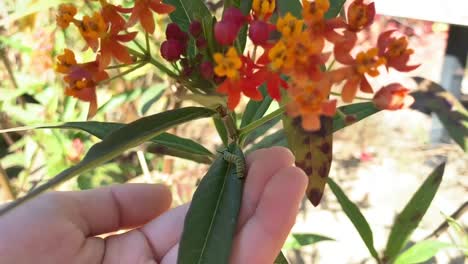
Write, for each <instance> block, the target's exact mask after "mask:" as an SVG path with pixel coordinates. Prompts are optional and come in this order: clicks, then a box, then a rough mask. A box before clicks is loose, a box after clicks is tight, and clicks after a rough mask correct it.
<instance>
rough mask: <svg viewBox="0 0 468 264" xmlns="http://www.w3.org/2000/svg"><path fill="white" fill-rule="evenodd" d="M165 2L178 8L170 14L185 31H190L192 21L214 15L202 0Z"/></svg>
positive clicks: (170, 0)
mask: <svg viewBox="0 0 468 264" xmlns="http://www.w3.org/2000/svg"><path fill="white" fill-rule="evenodd" d="M163 2H164V3H166V4H170V5H173V6H174V7H175V8H176V10H175V11H174V12H172V13H171V14H170V15H169V16H170V17H171V20H172V22H174V23H177V24H178V25H179V26H180V28H182V30H184V31H188V29H189V26H190V23H191V22H192V21H194V20H199V21H201V20H202V19H203V18H205V17H210V18H211V17H212V15H211V12H210V10H209V9H208V7H207V6H206V5H205V3H204V2H203V1H202V0H164V1H163Z"/></svg>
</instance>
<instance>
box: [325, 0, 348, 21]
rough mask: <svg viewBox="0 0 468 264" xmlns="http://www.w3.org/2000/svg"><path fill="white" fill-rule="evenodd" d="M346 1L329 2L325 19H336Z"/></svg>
mask: <svg viewBox="0 0 468 264" xmlns="http://www.w3.org/2000/svg"><path fill="white" fill-rule="evenodd" d="M345 2H346V0H330V9H328V12H327V13H326V14H325V18H326V19H330V18H334V17H337V16H338V15H339V14H340V12H341V9H343V5H344V4H345Z"/></svg>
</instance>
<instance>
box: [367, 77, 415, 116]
mask: <svg viewBox="0 0 468 264" xmlns="http://www.w3.org/2000/svg"><path fill="white" fill-rule="evenodd" d="M409 91H410V90H409V89H407V88H405V87H403V86H402V85H401V84H399V83H392V84H389V85H387V86H385V87H383V88H382V89H380V90H379V91H378V92H377V93H376V94H375V96H374V99H373V101H374V104H375V106H376V107H377V108H379V109H382V110H392V111H393V110H399V109H403V108H408V107H410V106H411V105H412V104H413V103H414V98H413V97H412V96H411V95H409Z"/></svg>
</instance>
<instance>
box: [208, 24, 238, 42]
mask: <svg viewBox="0 0 468 264" xmlns="http://www.w3.org/2000/svg"><path fill="white" fill-rule="evenodd" d="M239 29H240V28H239V27H237V26H236V25H235V24H234V23H233V22H229V21H220V22H218V23H216V25H215V28H214V33H215V39H216V41H217V42H218V43H219V44H221V45H226V46H227V45H232V43H234V41H235V40H236V38H237V33H239Z"/></svg>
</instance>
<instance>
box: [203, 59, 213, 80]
mask: <svg viewBox="0 0 468 264" xmlns="http://www.w3.org/2000/svg"><path fill="white" fill-rule="evenodd" d="M200 73H201V76H203V78H205V79H206V80H211V79H213V76H214V70H213V63H211V62H209V61H205V62H203V63H202V64H201V65H200Z"/></svg>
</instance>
